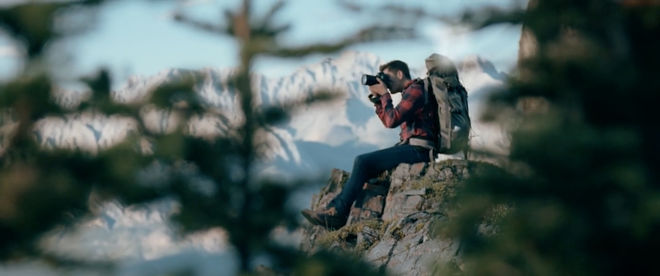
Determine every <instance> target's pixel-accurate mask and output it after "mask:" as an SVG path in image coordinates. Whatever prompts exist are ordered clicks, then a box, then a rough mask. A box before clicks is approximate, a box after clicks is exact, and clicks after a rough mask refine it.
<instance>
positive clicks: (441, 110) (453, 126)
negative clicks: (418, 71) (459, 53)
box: [423, 53, 472, 155]
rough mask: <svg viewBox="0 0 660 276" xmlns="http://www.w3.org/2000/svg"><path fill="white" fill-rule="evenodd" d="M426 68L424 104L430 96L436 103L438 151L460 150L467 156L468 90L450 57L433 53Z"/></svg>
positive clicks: (469, 125)
mask: <svg viewBox="0 0 660 276" xmlns="http://www.w3.org/2000/svg"><path fill="white" fill-rule="evenodd" d="M426 69H427V72H426V78H424V79H423V81H424V89H425V90H426V93H424V95H425V97H424V98H425V102H424V103H425V105H426V104H427V103H428V101H429V97H430V96H432V97H433V98H435V100H436V101H437V103H438V113H437V114H438V122H439V131H438V135H437V138H436V139H437V143H436V145H437V146H436V149H437V152H438V153H444V154H454V153H457V152H459V151H463V152H464V154H466V155H467V150H468V143H469V140H470V128H471V126H472V124H471V122H470V114H469V112H468V102H467V91H466V90H465V88H464V87H463V85H462V84H461V83H460V81H459V80H458V71H457V70H456V66H455V65H454V64H453V63H452V62H451V60H449V58H447V57H445V56H442V55H438V54H435V53H434V54H432V55H431V56H429V57H428V58H426ZM429 92H433V93H429Z"/></svg>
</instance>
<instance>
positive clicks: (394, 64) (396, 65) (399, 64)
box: [379, 60, 412, 79]
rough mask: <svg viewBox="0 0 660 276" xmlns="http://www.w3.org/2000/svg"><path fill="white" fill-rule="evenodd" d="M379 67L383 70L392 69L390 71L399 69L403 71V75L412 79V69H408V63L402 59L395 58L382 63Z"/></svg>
mask: <svg viewBox="0 0 660 276" xmlns="http://www.w3.org/2000/svg"><path fill="white" fill-rule="evenodd" d="M379 69H380V71H381V72H383V71H385V69H390V71H394V70H398V71H401V72H403V75H404V76H405V77H406V78H407V79H412V78H411V77H410V70H408V64H406V63H405V62H403V61H400V60H393V61H390V62H388V63H385V64H383V65H381V66H380V68H379Z"/></svg>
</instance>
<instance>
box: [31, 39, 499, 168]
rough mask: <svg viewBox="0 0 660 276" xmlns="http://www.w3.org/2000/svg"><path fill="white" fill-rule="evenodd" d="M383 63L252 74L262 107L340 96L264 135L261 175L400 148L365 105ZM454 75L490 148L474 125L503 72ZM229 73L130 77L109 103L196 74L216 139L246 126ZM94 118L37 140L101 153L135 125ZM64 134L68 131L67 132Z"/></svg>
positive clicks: (155, 125) (159, 117) (360, 61)
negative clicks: (369, 78)
mask: <svg viewBox="0 0 660 276" xmlns="http://www.w3.org/2000/svg"><path fill="white" fill-rule="evenodd" d="M382 63H384V61H383V60H382V59H380V58H379V57H377V56H375V55H373V54H369V53H363V52H345V53H343V54H342V55H341V56H339V57H338V58H336V59H331V58H327V59H324V60H322V61H321V62H319V63H316V64H311V65H307V66H304V67H302V68H300V69H298V70H297V71H295V72H293V73H292V74H290V75H289V76H285V77H281V78H268V77H267V76H263V75H256V74H255V75H254V78H253V88H254V91H255V92H256V98H255V101H256V103H257V105H258V106H262V107H265V106H269V105H277V104H281V103H285V102H288V101H295V100H299V99H301V98H303V97H307V96H310V95H312V94H313V93H314V92H315V91H317V90H319V89H328V90H331V91H338V92H340V93H341V96H340V97H339V98H338V99H336V100H334V101H332V102H327V103H321V104H313V105H310V106H304V107H301V108H300V109H299V110H298V111H297V112H296V113H295V115H294V116H293V117H292V118H291V120H289V121H288V122H286V123H285V124H283V125H280V126H277V127H274V128H272V129H270V131H269V132H266V133H263V135H264V139H265V140H266V141H268V142H269V145H270V151H269V152H268V153H267V157H268V158H267V160H265V162H264V166H265V168H264V170H263V171H264V172H266V173H276V174H284V175H289V176H292V175H297V174H300V173H309V172H315V173H317V172H321V173H323V172H327V171H328V170H329V169H330V168H333V167H337V168H341V169H345V170H350V168H351V164H352V159H353V158H354V157H355V155H357V154H359V153H364V152H369V151H372V150H376V149H379V148H384V147H388V146H391V145H393V144H394V143H396V142H397V141H398V132H399V130H398V129H387V128H385V127H383V125H382V123H381V122H380V120H379V119H378V118H377V117H376V116H375V113H374V108H373V105H372V104H371V103H370V102H369V101H368V98H367V95H368V89H367V87H366V86H363V85H361V84H360V77H361V76H362V74H364V73H370V74H373V73H375V72H377V71H378V66H379V65H380V64H382ZM423 64H424V61H423V60H420V61H416V62H411V63H410V67H411V68H412V72H413V74H415V73H417V76H422V75H421V74H422V73H424V72H425V70H424V67H423ZM457 68H458V69H459V75H460V79H461V81H462V82H463V84H464V85H465V87H466V88H467V90H468V93H469V95H470V96H469V100H470V113H471V117H472V118H473V121H475V124H474V125H475V126H474V133H475V135H473V136H474V138H473V140H474V141H473V144H474V146H475V147H485V148H489V147H490V148H492V144H493V141H489V139H490V140H492V139H494V138H493V137H491V136H492V135H490V134H489V135H488V137H484V135H483V134H482V133H481V132H482V130H480V129H479V128H480V124H479V123H478V122H476V121H477V119H478V117H479V112H480V111H481V109H482V103H483V102H484V99H485V97H484V96H485V95H486V94H487V93H488V91H491V90H492V89H493V88H494V87H497V86H500V85H501V84H502V82H503V80H504V78H505V75H504V74H503V73H501V72H498V71H497V69H496V68H495V67H494V66H493V64H492V63H490V62H488V61H487V60H484V59H482V58H480V57H477V56H472V57H468V58H466V59H465V60H463V61H462V62H459V63H457ZM232 73H233V70H232V69H210V68H207V69H202V70H199V71H191V70H180V69H169V70H165V71H163V72H161V73H159V74H157V75H155V76H151V77H137V76H136V77H131V78H130V79H129V80H128V81H127V83H126V84H125V85H124V86H123V87H121V88H120V89H118V90H116V91H114V92H113V93H112V96H113V98H114V99H115V100H116V101H118V102H121V103H136V102H140V101H142V100H143V99H144V98H145V97H146V96H147V94H148V93H149V91H151V90H152V89H153V88H155V87H157V86H159V85H161V84H163V83H166V82H168V81H172V80H176V79H180V78H183V77H186V76H191V75H193V74H196V76H197V78H198V79H199V82H198V83H197V86H196V91H197V93H198V95H199V96H200V97H201V98H203V100H204V101H205V102H207V103H208V104H210V105H211V106H214V107H217V108H218V109H219V110H220V111H221V113H222V114H223V115H224V116H225V117H227V119H228V121H226V122H225V121H220V120H218V119H217V118H215V119H214V118H211V117H209V118H199V119H197V120H195V121H194V122H191V126H190V129H191V133H193V134H195V135H205V134H219V133H222V132H224V131H226V130H227V128H229V127H231V125H235V124H236V123H238V122H240V120H241V118H239V117H238V115H237V112H235V108H236V107H237V106H238V104H237V103H238V97H237V95H236V93H235V91H232V89H231V87H229V86H227V85H226V83H227V79H228V78H229V77H230V76H231V74H232ZM413 77H415V75H413ZM399 97H400V94H395V101H398V100H399V99H398V98H399ZM67 99H68V102H71V101H74V100H75V99H72V98H71V97H70V96H69V97H68V98H67ZM78 101H79V100H78ZM65 104H66V102H65ZM74 104H75V103H74ZM69 105H71V104H69ZM94 116H96V117H94ZM94 116H92V115H89V114H88V115H84V114H83V115H76V117H73V118H67V119H61V118H58V119H53V118H49V119H47V120H45V121H44V122H41V123H40V124H39V126H40V131H39V137H40V141H41V143H42V144H44V145H46V146H56V145H65V146H68V147H80V148H84V149H93V150H96V149H98V148H102V147H107V146H109V145H111V144H112V143H113V142H116V141H119V140H121V138H122V137H124V136H125V135H126V133H127V131H128V129H127V128H129V129H130V128H134V127H135V123H134V122H133V123H131V122H130V121H128V122H123V123H121V124H116V123H114V122H117V121H118V120H122V119H124V120H125V118H114V119H112V120H111V119H108V118H104V117H99V115H94ZM143 116H144V118H145V120H146V121H147V126H148V127H150V128H152V129H157V130H161V131H167V130H168V129H170V128H172V126H173V125H174V123H175V122H176V119H175V118H174V117H173V116H171V114H168V113H165V112H159V111H157V110H154V109H153V108H151V109H150V108H145V111H144V112H143ZM122 126H124V127H123V128H122ZM65 129H69V131H66V132H62V130H65ZM58 131H59V132H60V133H58ZM488 131H489V132H492V131H493V130H491V129H489V130H488ZM65 134H68V135H65Z"/></svg>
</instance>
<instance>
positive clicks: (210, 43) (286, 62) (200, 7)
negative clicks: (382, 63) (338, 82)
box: [0, 0, 526, 88]
mask: <svg viewBox="0 0 660 276" xmlns="http://www.w3.org/2000/svg"><path fill="white" fill-rule="evenodd" d="M20 1H21V0H8V2H7V0H2V1H1V2H5V4H4V5H9V4H7V3H14V2H20ZM275 2H276V1H275V0H258V1H254V2H253V8H254V11H255V13H256V14H263V13H265V11H266V10H268V8H269V7H270V6H272V5H273V4H274V3H275ZM352 3H356V4H359V5H363V6H365V7H370V9H369V10H370V11H368V12H362V13H356V12H352V11H349V10H347V9H345V8H343V7H341V6H340V5H339V4H338V3H337V1H333V0H328V1H309V0H292V1H285V6H284V8H283V10H282V11H281V13H280V14H278V16H277V17H276V21H277V22H278V23H290V24H291V26H292V28H291V29H290V30H289V31H288V32H287V33H285V34H283V35H282V36H281V37H279V39H280V41H281V42H282V43H284V44H286V45H305V44H309V43H318V42H333V41H337V40H339V39H341V38H343V37H346V36H348V35H351V34H354V33H355V32H357V31H359V28H360V27H364V26H371V25H375V24H379V25H386V24H388V23H392V22H396V20H397V19H396V18H397V17H396V15H394V14H392V13H387V12H386V11H383V10H379V9H377V7H382V6H383V5H384V4H388V3H395V4H400V5H405V6H406V7H411V8H415V7H422V8H424V9H425V10H426V11H429V12H431V13H433V14H437V15H459V14H460V13H461V11H463V10H465V9H479V8H482V7H485V6H491V5H494V6H498V7H500V8H510V7H514V6H524V5H525V4H526V1H525V0H519V1H516V0H471V1H462V0H443V1H424V0H414V1H413V0H411V1H406V2H405V4H402V3H400V1H375V0H361V1H353V2H352ZM430 3H434V4H432V5H431V4H430ZM239 4H240V1H237V0H217V1H216V0H189V1H183V0H181V1H163V0H160V1H146V0H117V1H111V2H109V3H106V4H104V6H103V7H102V8H101V9H99V11H98V13H96V14H94V16H93V18H94V19H95V21H94V22H91V23H90V26H91V29H90V30H89V31H88V32H86V33H85V34H82V35H77V36H74V37H71V38H66V39H63V40H61V41H58V42H57V43H54V44H53V47H52V49H53V50H54V51H52V52H57V55H58V56H57V58H58V59H59V60H60V61H61V60H64V61H66V62H68V63H69V65H70V66H68V67H67V68H71V69H69V70H65V71H66V72H65V73H67V74H68V76H69V77H71V78H75V77H76V76H82V75H86V74H91V73H92V72H94V71H95V70H97V69H98V68H101V67H106V68H109V69H110V71H111V73H112V76H113V79H114V85H115V86H120V85H121V84H122V83H123V82H124V81H125V80H126V79H127V78H128V77H129V76H131V75H140V76H150V75H155V74H157V73H158V72H160V71H163V70H166V69H168V68H186V69H200V68H206V67H210V68H227V67H234V66H236V65H237V63H238V59H237V53H238V44H237V43H236V42H235V41H234V40H233V39H232V38H231V37H229V36H221V35H211V34H208V33H205V32H202V31H199V30H196V29H193V28H191V27H189V26H186V25H182V24H181V23H177V22H175V21H174V20H173V19H172V14H173V12H174V11H176V10H179V11H182V12H183V13H184V14H186V15H190V16H192V17H194V18H198V19H201V20H204V21H208V22H222V21H223V20H224V18H223V17H224V15H223V14H224V13H223V11H224V10H225V9H236V8H237V7H238V6H239ZM0 5H2V4H0ZM371 10H373V11H371ZM416 29H417V31H418V35H419V38H417V39H409V40H398V41H387V42H372V43H362V44H358V45H354V46H351V47H349V48H348V49H347V50H356V51H364V52H371V53H374V54H376V55H378V56H380V57H381V58H383V59H384V60H393V59H400V60H403V61H406V62H408V63H409V64H422V63H423V60H424V58H425V57H426V56H428V55H430V54H431V53H433V52H437V53H440V54H444V55H446V56H449V57H450V58H452V59H454V60H455V61H460V60H461V59H462V58H464V57H466V56H470V55H480V56H482V57H484V58H486V59H488V60H490V61H492V62H493V63H494V64H495V65H496V67H497V68H498V69H500V70H502V71H508V70H509V69H511V68H512V67H513V66H514V65H515V61H516V56H517V52H518V39H519V37H520V26H519V25H498V26H493V27H489V28H487V29H483V30H479V31H471V30H470V29H469V28H467V27H466V26H458V25H448V24H445V23H441V22H438V21H434V20H429V19H426V20H419V21H418V22H417V25H416ZM62 53H66V54H64V55H62ZM18 54H19V51H18V50H16V47H14V46H13V45H12V43H11V41H10V40H9V39H8V38H7V37H6V35H5V34H3V33H0V79H8V78H9V77H11V76H12V75H14V74H15V73H16V72H17V70H18V68H20V63H19V62H18V61H19V58H18ZM336 55H339V54H335V55H332V54H325V55H319V54H316V55H310V56H307V57H297V58H289V59H282V58H272V57H262V58H259V59H257V61H256V63H255V69H256V71H257V72H259V73H263V74H266V75H267V76H269V77H281V76H283V75H286V74H289V73H291V72H293V71H294V70H295V69H296V68H299V67H301V66H302V65H304V64H309V63H315V62H318V61H319V60H322V59H323V58H325V57H328V56H330V57H332V56H336ZM365 73H367V72H365ZM372 73H373V72H372ZM115 88H117V87H115Z"/></svg>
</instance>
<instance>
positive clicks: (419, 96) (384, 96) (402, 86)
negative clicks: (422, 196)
mask: <svg viewBox="0 0 660 276" xmlns="http://www.w3.org/2000/svg"><path fill="white" fill-rule="evenodd" d="M380 71H381V72H383V73H385V74H386V75H387V76H388V78H385V79H386V82H384V81H383V80H381V79H378V82H379V83H378V84H375V85H372V86H369V91H370V92H371V94H370V95H369V99H370V100H371V101H372V102H373V103H374V105H375V107H376V114H377V115H378V117H379V118H380V120H381V121H382V122H383V124H384V125H385V127H388V128H395V127H397V126H400V127H401V133H400V138H401V139H400V141H399V143H397V144H396V145H395V146H393V147H390V148H386V149H382V150H378V151H374V152H371V153H366V154H362V155H359V156H358V157H356V158H355V161H354V163H353V171H352V174H351V177H350V178H349V179H348V182H346V184H345V185H344V188H343V189H342V191H341V193H340V194H339V195H337V196H336V197H335V198H334V199H333V200H332V201H331V202H330V203H329V204H328V206H327V207H326V208H325V209H323V210H316V211H313V210H303V211H302V214H303V216H304V217H305V218H306V219H307V220H309V221H310V222H311V223H312V224H316V225H321V226H324V227H326V228H331V229H337V228H340V227H342V226H344V225H345V224H346V220H347V219H348V213H349V211H350V208H351V205H352V204H353V201H355V199H356V198H357V196H358V194H359V193H360V191H361V190H362V186H363V184H364V182H366V181H367V180H369V179H370V178H373V177H376V176H377V175H378V174H379V173H380V172H382V171H385V170H388V169H392V168H394V167H396V166H397V165H399V164H401V163H410V164H412V163H418V162H429V160H430V158H431V157H430V154H429V150H431V149H433V148H434V147H435V145H434V141H435V140H436V139H435V137H436V135H437V132H438V117H437V102H436V101H435V99H434V98H433V95H427V96H428V97H429V98H428V99H425V95H424V93H425V90H424V82H423V81H421V80H416V81H414V80H412V79H411V77H410V71H409V70H408V65H406V63H404V62H402V61H400V60H394V61H391V62H389V63H386V64H384V65H381V66H380ZM388 88H389V90H390V92H391V93H399V92H402V99H401V102H400V103H399V104H398V105H397V106H396V107H394V106H393V105H392V97H391V95H390V93H388ZM425 103H426V104H425Z"/></svg>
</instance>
